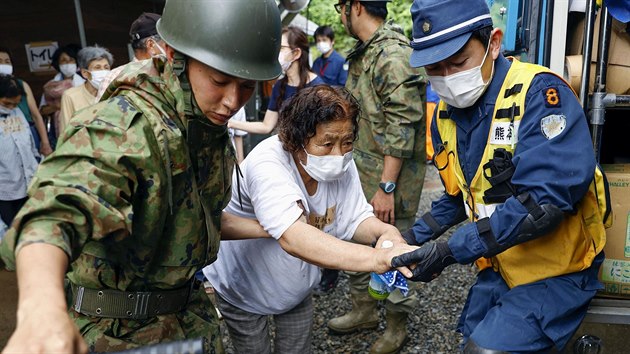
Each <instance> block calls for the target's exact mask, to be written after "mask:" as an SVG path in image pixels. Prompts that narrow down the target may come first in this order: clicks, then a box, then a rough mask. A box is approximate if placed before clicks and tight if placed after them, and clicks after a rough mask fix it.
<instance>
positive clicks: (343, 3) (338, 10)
mask: <svg viewBox="0 0 630 354" xmlns="http://www.w3.org/2000/svg"><path fill="white" fill-rule="evenodd" d="M346 2H347V1H343V2H340V3H338V4H335V11H337V13H338V14H341V7H342V6H345V5H346Z"/></svg>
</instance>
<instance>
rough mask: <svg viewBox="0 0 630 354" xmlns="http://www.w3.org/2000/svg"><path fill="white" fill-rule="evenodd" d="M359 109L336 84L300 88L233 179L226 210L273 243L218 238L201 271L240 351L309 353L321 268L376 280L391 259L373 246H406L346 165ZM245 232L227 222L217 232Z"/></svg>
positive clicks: (349, 162) (349, 164)
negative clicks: (274, 130)
mask: <svg viewBox="0 0 630 354" xmlns="http://www.w3.org/2000/svg"><path fill="white" fill-rule="evenodd" d="M359 111H360V109H359V105H358V103H357V101H356V100H355V99H354V97H353V96H352V95H351V94H350V92H349V91H348V90H346V89H345V88H343V87H339V86H329V85H318V86H315V87H308V88H304V89H302V90H301V91H300V92H298V93H297V94H296V95H295V96H294V97H293V98H292V99H291V101H290V104H286V105H284V106H283V108H282V109H281V110H280V117H279V122H278V135H274V136H272V137H269V138H267V139H266V140H264V141H263V142H261V143H260V144H258V145H257V146H256V147H255V148H254V149H253V150H252V151H251V152H250V154H249V155H248V156H247V157H246V158H245V160H244V161H243V163H242V164H241V165H240V167H241V171H242V176H241V175H239V174H238V173H234V175H233V182H232V186H235V187H236V186H238V187H236V188H237V189H236V190H234V191H233V192H232V199H231V201H230V203H229V204H228V206H227V208H226V209H225V210H224V211H223V212H224V213H228V214H234V215H237V216H240V217H245V218H250V219H257V220H258V222H259V223H260V225H261V226H262V228H264V230H266V231H267V232H268V233H269V235H270V236H271V238H259V239H253V240H235V241H222V242H221V246H220V247H219V255H218V258H217V260H216V261H215V262H214V263H213V264H211V265H209V266H207V267H206V268H204V270H203V272H204V275H205V276H206V278H207V279H208V281H209V282H210V284H212V286H213V287H214V289H215V293H216V295H217V306H218V308H219V310H220V312H221V314H222V315H223V319H224V321H225V323H226V325H227V327H228V330H229V333H230V338H231V339H232V343H233V345H234V347H235V349H236V352H237V353H271V352H274V353H310V352H311V338H312V321H313V304H312V299H311V290H312V289H313V288H314V287H315V286H316V285H317V284H318V282H319V279H320V269H319V268H318V266H324V267H328V268H334V269H348V270H355V271H378V272H379V273H382V272H383V271H384V270H387V269H389V268H390V267H389V259H390V258H389V257H391V254H390V253H389V251H388V250H386V249H382V248H379V246H380V244H381V243H382V242H383V241H385V240H391V241H392V242H393V243H394V244H395V247H394V248H393V249H389V250H392V251H393V252H394V253H399V252H401V251H402V252H404V250H403V248H405V247H407V246H406V245H403V243H404V241H403V239H402V237H401V235H400V233H399V231H398V229H396V227H394V226H393V225H389V224H387V223H384V222H382V221H380V220H379V219H378V218H376V217H375V216H374V213H373V212H372V206H371V205H370V204H369V203H368V202H367V200H366V199H365V196H364V194H363V190H362V188H361V182H360V181H359V175H358V173H357V168H356V166H355V164H354V161H353V159H352V150H353V143H354V140H355V139H356V134H357V129H358V128H357V124H358V123H357V119H358V116H359ZM239 179H240V181H239ZM224 220H226V219H225V218H224ZM244 227H247V226H246V225H242V223H241V225H238V224H232V223H224V224H223V225H222V230H221V232H222V233H223V235H224V238H225V237H226V236H228V237H229V235H230V233H231V232H232V230H241V229H242V228H244ZM349 240H352V241H354V242H346V241H349ZM371 244H377V247H376V248H372V247H370V246H369V245H371ZM365 245H368V246H365ZM403 272H406V273H405V274H408V269H404V270H403ZM268 316H273V319H274V322H275V325H276V331H275V339H274V345H275V350H274V351H272V350H271V343H270V338H269V335H268V322H267V317H268Z"/></svg>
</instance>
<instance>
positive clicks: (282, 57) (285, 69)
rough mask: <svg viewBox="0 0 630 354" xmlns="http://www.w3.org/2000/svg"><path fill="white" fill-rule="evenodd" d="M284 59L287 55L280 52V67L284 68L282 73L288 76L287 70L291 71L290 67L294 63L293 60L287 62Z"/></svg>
mask: <svg viewBox="0 0 630 354" xmlns="http://www.w3.org/2000/svg"><path fill="white" fill-rule="evenodd" d="M284 57H285V55H284V54H282V52H280V55H278V62H279V63H280V66H281V67H282V73H283V74H286V72H287V70H289V67H290V66H291V64H292V63H293V60H286V59H284Z"/></svg>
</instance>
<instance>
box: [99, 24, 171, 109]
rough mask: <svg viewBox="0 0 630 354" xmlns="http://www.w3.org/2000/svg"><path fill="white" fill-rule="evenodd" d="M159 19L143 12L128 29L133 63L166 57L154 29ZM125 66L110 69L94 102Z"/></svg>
mask: <svg viewBox="0 0 630 354" xmlns="http://www.w3.org/2000/svg"><path fill="white" fill-rule="evenodd" d="M159 19H160V15H158V14H154V13H151V12H143V13H142V15H140V16H139V17H138V18H137V19H136V20H135V21H133V23H132V24H131V28H130V29H129V37H130V38H131V48H133V61H132V62H136V61H140V60H145V59H151V58H152V57H154V56H156V55H166V53H165V52H164V41H162V39H161V38H160V35H159V34H158V32H157V29H156V28H155V25H156V23H157V21H158V20H159ZM125 66H126V64H125V65H121V66H119V67H117V68H115V69H112V70H111V71H110V72H109V74H108V75H107V76H106V77H105V79H103V82H102V83H101V85H100V86H99V88H98V92H97V93H96V102H98V101H100V100H101V97H103V94H104V93H105V90H106V89H107V86H109V84H111V83H112V81H114V79H115V78H116V76H118V75H119V74H120V73H121V72H122V71H123V69H124V68H125Z"/></svg>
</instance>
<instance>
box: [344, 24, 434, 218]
mask: <svg viewBox="0 0 630 354" xmlns="http://www.w3.org/2000/svg"><path fill="white" fill-rule="evenodd" d="M410 55H411V47H410V46H409V40H408V39H407V38H406V37H405V36H404V35H403V34H402V33H401V32H399V31H398V30H397V29H396V28H395V27H394V26H393V25H391V24H389V23H384V24H383V25H381V27H379V28H378V30H377V31H376V32H375V33H374V35H373V36H372V38H370V39H369V40H367V41H365V42H361V41H359V42H358V43H357V44H356V45H355V47H354V48H353V49H352V51H351V52H350V54H349V55H348V60H349V62H350V67H349V70H348V81H346V88H347V89H349V90H350V92H352V94H353V95H354V96H355V97H356V98H357V99H358V100H359V103H360V105H361V117H360V119H359V138H358V140H357V141H356V142H355V145H354V154H353V155H354V159H355V162H356V164H357V168H358V170H359V177H360V178H361V184H362V186H363V192H364V193H365V196H366V198H367V199H368V200H370V199H371V198H372V196H374V194H375V193H376V191H377V189H378V184H379V182H381V174H382V172H383V161H384V155H389V156H394V157H398V158H401V159H403V165H402V168H401V171H400V175H399V177H398V181H397V184H398V187H397V188H396V191H395V192H394V198H395V206H394V207H395V212H396V218H410V217H414V216H415V214H416V211H417V209H418V202H419V200H420V193H421V192H422V182H423V180H424V154H425V152H424V150H425V122H424V104H425V100H426V78H425V77H424V71H423V70H422V69H414V68H412V67H411V66H410V65H409V56H410Z"/></svg>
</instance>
